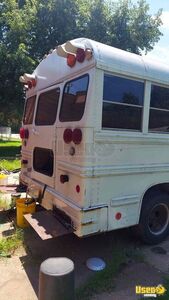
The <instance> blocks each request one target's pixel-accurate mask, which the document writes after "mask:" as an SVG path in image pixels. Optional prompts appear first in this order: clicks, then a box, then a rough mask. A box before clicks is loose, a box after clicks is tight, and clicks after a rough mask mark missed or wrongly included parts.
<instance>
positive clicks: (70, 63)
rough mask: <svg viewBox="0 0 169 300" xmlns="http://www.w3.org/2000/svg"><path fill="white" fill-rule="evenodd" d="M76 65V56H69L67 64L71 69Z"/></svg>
mask: <svg viewBox="0 0 169 300" xmlns="http://www.w3.org/2000/svg"><path fill="white" fill-rule="evenodd" d="M75 63H76V56H75V55H74V54H70V53H69V54H68V55H67V64H68V66H69V67H73V66H74V65H75Z"/></svg>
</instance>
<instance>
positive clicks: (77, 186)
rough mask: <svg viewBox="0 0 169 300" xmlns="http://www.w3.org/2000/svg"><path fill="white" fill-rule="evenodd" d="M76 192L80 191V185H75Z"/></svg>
mask: <svg viewBox="0 0 169 300" xmlns="http://www.w3.org/2000/svg"><path fill="white" fill-rule="evenodd" d="M76 192H77V193H78V194H79V193H80V186H79V185H76Z"/></svg>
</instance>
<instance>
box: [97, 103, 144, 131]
mask: <svg viewBox="0 0 169 300" xmlns="http://www.w3.org/2000/svg"><path fill="white" fill-rule="evenodd" d="M141 117H142V108H141V107H132V106H128V105H116V104H113V103H106V102H105V103H103V119H102V124H103V127H104V128H119V129H131V130H139V129H141Z"/></svg>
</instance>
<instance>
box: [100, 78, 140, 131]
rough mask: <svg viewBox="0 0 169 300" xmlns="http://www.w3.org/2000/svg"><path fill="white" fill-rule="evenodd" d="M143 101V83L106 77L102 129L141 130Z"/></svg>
mask: <svg viewBox="0 0 169 300" xmlns="http://www.w3.org/2000/svg"><path fill="white" fill-rule="evenodd" d="M143 99H144V83H143V82H140V81H136V80H131V79H127V78H121V77H117V76H111V75H105V76H104V88H103V116H102V127H103V128H114V129H115V128H117V129H127V130H141V125H142V110H143Z"/></svg>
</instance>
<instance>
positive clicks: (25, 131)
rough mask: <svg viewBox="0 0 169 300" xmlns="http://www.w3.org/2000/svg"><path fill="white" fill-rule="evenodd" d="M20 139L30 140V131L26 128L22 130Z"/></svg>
mask: <svg viewBox="0 0 169 300" xmlns="http://www.w3.org/2000/svg"><path fill="white" fill-rule="evenodd" d="M19 133H20V138H21V139H22V140H23V139H28V138H29V130H28V129H25V128H23V127H22V128H20V131H19Z"/></svg>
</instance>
